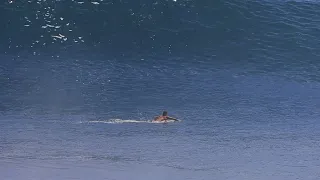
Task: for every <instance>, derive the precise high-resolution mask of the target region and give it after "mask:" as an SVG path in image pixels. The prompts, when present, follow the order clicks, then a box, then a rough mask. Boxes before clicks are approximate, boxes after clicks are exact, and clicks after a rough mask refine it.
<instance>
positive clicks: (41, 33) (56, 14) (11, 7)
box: [1, 0, 320, 58]
mask: <svg viewBox="0 0 320 180" xmlns="http://www.w3.org/2000/svg"><path fill="white" fill-rule="evenodd" d="M319 7H320V6H319V3H315V2H310V1H300V2H294V1H287V2H279V1H238V0H228V1H214V2H211V1H204V2H197V1H190V0H184V1H168V0H167V1H156V0H152V1H146V0H143V1H139V3H137V2H135V1H128V0H127V1H99V2H89V1H83V2H80V1H41V0H38V1H22V2H19V1H13V3H8V2H6V3H4V4H3V5H2V6H1V11H3V12H4V16H1V22H4V23H5V28H4V29H3V30H2V35H1V42H2V43H1V46H2V48H1V49H2V50H3V51H5V52H10V51H11V52H17V51H23V50H26V49H27V51H29V52H33V51H36V52H37V53H39V52H41V51H45V50H47V49H48V47H49V48H54V49H61V48H70V47H74V46H76V48H79V47H80V45H79V44H81V45H84V46H85V47H86V49H90V50H92V49H95V50H97V49H100V50H101V51H104V52H107V53H114V52H117V53H126V52H141V53H158V54H160V53H168V54H170V53H185V52H190V51H191V52H202V53H203V52H208V51H209V52H212V51H214V52H215V53H217V54H223V55H225V54H226V51H232V52H234V53H239V54H240V55H242V57H243V58H244V57H247V56H250V54H251V53H254V52H256V51H259V50H263V49H267V50H268V52H264V53H261V54H266V53H274V51H284V52H289V51H295V50H298V52H297V53H299V54H301V53H304V54H308V55H310V56H311V55H312V56H318V55H319V54H318V53H317V52H315V51H314V49H316V48H317V46H318V44H319V42H318V39H317V38H316V37H318V36H319V33H318V31H317V29H318V28H319V25H318V24H319V23H318V22H319V21H320V13H319V11H318V9H319ZM60 35H62V36H60ZM246 52H247V53H246ZM255 54H258V53H255ZM225 56H227V55H225ZM274 58H281V57H274Z"/></svg>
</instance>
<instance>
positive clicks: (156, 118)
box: [153, 111, 178, 122]
mask: <svg viewBox="0 0 320 180" xmlns="http://www.w3.org/2000/svg"><path fill="white" fill-rule="evenodd" d="M167 120H174V121H178V119H176V118H173V117H170V116H168V112H167V111H163V113H162V115H161V116H157V117H155V118H154V120H153V121H164V122H167Z"/></svg>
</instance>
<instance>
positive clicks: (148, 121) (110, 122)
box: [88, 119, 175, 124]
mask: <svg viewBox="0 0 320 180" xmlns="http://www.w3.org/2000/svg"><path fill="white" fill-rule="evenodd" d="M167 122H168V123H171V122H175V121H173V120H168V121H167ZM88 123H106V124H122V123H156V124H158V123H165V122H164V121H161V122H159V121H151V120H144V121H143V120H132V119H128V120H124V119H109V120H93V121H88Z"/></svg>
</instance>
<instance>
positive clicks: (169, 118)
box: [167, 116, 178, 121]
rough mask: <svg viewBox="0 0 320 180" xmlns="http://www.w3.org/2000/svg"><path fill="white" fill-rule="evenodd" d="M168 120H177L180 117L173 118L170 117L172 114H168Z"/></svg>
mask: <svg viewBox="0 0 320 180" xmlns="http://www.w3.org/2000/svg"><path fill="white" fill-rule="evenodd" d="M167 120H175V121H178V119H176V118H173V117H170V116H168V118H167Z"/></svg>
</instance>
